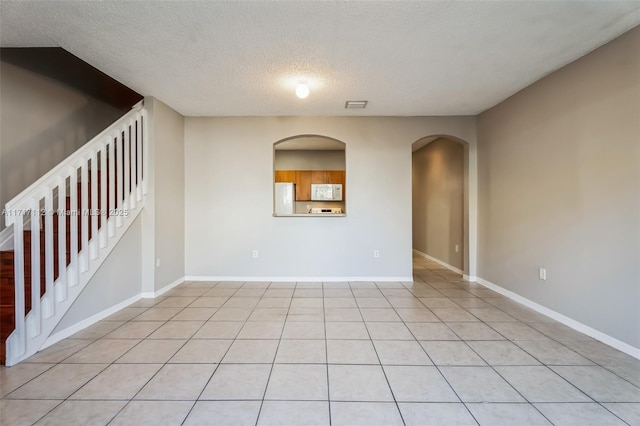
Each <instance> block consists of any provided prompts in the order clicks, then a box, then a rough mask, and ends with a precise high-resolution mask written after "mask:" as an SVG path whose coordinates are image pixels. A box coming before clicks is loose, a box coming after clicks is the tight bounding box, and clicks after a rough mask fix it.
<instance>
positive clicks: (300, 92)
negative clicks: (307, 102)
mask: <svg viewBox="0 0 640 426" xmlns="http://www.w3.org/2000/svg"><path fill="white" fill-rule="evenodd" d="M296 96H297V97H299V98H300V99H305V98H306V97H307V96H309V86H307V85H306V84H305V83H298V86H297V87H296Z"/></svg>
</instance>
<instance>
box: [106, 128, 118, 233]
mask: <svg viewBox="0 0 640 426" xmlns="http://www.w3.org/2000/svg"><path fill="white" fill-rule="evenodd" d="M113 139H114V138H113V137H112V136H109V185H108V188H109V209H110V210H112V211H113V210H115V209H116V192H117V191H116V154H115V145H116V142H115V141H114V140H113ZM116 140H117V138H116ZM115 221H116V219H115V218H114V217H113V216H110V217H109V224H108V227H107V228H108V232H109V237H113V236H115V235H116V226H115V224H116V222H115Z"/></svg>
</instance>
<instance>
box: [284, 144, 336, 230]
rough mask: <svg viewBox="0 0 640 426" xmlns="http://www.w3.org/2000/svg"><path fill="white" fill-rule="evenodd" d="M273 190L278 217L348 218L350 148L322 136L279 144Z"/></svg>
mask: <svg viewBox="0 0 640 426" xmlns="http://www.w3.org/2000/svg"><path fill="white" fill-rule="evenodd" d="M273 188H274V190H273V215H274V216H284V217H286V216H296V217H319V216H321V217H342V216H344V215H345V214H346V200H347V189H346V144H345V143H344V142H341V141H339V140H337V139H333V138H330V137H327V136H321V135H298V136H293V137H290V138H286V139H282V140H280V141H278V142H275V143H274V144H273Z"/></svg>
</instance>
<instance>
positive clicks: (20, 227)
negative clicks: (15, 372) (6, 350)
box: [12, 216, 26, 357]
mask: <svg viewBox="0 0 640 426" xmlns="http://www.w3.org/2000/svg"><path fill="white" fill-rule="evenodd" d="M13 256H14V257H13V268H14V269H13V276H14V277H15V278H14V279H15V295H14V298H15V303H16V305H15V318H16V328H15V333H16V334H15V336H16V338H15V345H12V346H13V347H12V352H13V354H12V355H13V356H14V357H19V356H21V355H22V354H24V353H25V351H26V344H25V342H26V324H25V315H26V313H25V309H24V302H25V300H24V296H25V295H24V285H25V282H24V217H23V216H19V217H18V218H17V220H16V221H15V222H14V224H13Z"/></svg>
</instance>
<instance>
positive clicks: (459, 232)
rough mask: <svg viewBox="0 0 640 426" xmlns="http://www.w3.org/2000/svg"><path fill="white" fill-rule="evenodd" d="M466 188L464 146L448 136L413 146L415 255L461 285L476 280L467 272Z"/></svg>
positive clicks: (413, 235) (467, 147)
mask: <svg viewBox="0 0 640 426" xmlns="http://www.w3.org/2000/svg"><path fill="white" fill-rule="evenodd" d="M469 188H470V185H469V144H468V143H466V142H465V141H463V140H461V139H458V138H455V137H452V136H448V135H433V136H428V137H424V138H421V139H419V140H418V141H416V142H415V143H413V145H412V244H413V253H414V255H417V256H419V257H424V258H427V259H430V260H432V261H435V262H437V263H439V264H440V265H442V266H444V267H446V268H447V269H449V270H451V271H454V272H455V273H458V274H461V275H462V276H464V278H465V279H470V275H471V276H473V275H475V271H474V272H471V273H470V272H469V271H470V257H469V256H470V252H471V250H470V244H469V241H470V238H469V228H470V227H469ZM473 255H475V253H473ZM471 279H473V278H471Z"/></svg>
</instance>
